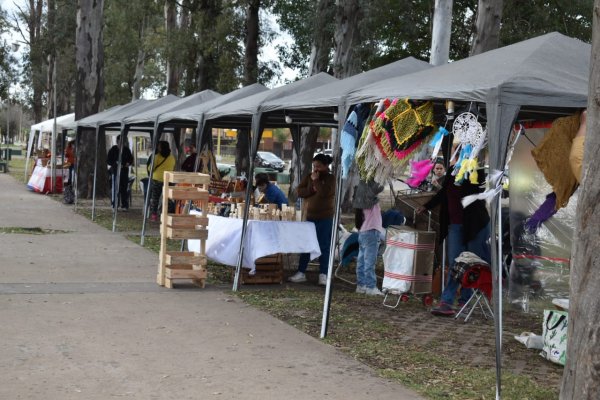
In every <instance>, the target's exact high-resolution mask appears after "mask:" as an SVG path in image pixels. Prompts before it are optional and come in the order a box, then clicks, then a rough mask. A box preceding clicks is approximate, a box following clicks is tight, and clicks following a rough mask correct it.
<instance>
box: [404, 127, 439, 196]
mask: <svg viewBox="0 0 600 400" xmlns="http://www.w3.org/2000/svg"><path fill="white" fill-rule="evenodd" d="M445 136H448V130H447V129H446V128H444V127H443V126H440V127H438V130H437V131H436V133H435V135H434V136H433V138H432V139H431V140H430V141H429V147H432V148H433V151H432V153H431V157H430V158H428V159H426V160H421V161H411V162H410V178H408V180H407V181H406V183H407V184H408V186H410V187H412V188H416V187H419V186H420V185H421V183H423V181H424V180H425V179H427V177H428V176H429V174H430V173H431V170H432V169H433V167H434V165H435V160H436V159H437V156H438V154H439V152H440V148H441V147H442V142H443V141H444V137H445Z"/></svg>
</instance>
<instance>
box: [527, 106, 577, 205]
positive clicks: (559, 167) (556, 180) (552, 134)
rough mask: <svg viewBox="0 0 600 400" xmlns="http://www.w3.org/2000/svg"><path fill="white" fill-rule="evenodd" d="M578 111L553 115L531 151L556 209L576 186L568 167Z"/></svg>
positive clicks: (566, 199) (573, 176)
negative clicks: (547, 185)
mask: <svg viewBox="0 0 600 400" xmlns="http://www.w3.org/2000/svg"><path fill="white" fill-rule="evenodd" d="M580 117H581V114H580V113H577V114H574V115H570V116H568V117H562V118H557V119H556V120H554V122H552V127H551V128H550V130H549V131H548V132H547V133H546V135H544V138H543V139H542V141H541V142H540V143H539V144H538V145H537V147H536V148H535V149H533V150H531V155H532V156H533V159H534V160H535V162H536V164H537V166H538V168H539V169H540V171H542V173H543V174H544V178H546V182H548V183H549V184H550V185H551V186H552V191H553V192H554V193H555V194H556V210H558V209H560V208H561V207H564V206H566V205H567V203H568V202H569V199H570V198H571V195H572V194H573V193H574V192H575V189H577V179H576V178H575V175H574V174H573V171H572V169H571V168H570V167H569V155H570V150H571V146H572V143H573V138H574V137H575V136H576V135H577V130H578V129H579V124H580Z"/></svg>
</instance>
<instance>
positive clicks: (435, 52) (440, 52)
mask: <svg viewBox="0 0 600 400" xmlns="http://www.w3.org/2000/svg"><path fill="white" fill-rule="evenodd" d="M451 32H452V0H435V11H434V12H433V28H432V32H431V54H430V57H429V63H430V64H431V65H435V66H437V65H444V64H446V63H447V62H448V59H449V58H450V36H451Z"/></svg>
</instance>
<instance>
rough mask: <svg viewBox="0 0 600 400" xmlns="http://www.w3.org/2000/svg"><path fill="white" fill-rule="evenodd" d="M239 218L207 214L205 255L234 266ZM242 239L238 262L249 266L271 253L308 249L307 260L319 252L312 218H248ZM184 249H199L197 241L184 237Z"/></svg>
mask: <svg viewBox="0 0 600 400" xmlns="http://www.w3.org/2000/svg"><path fill="white" fill-rule="evenodd" d="M191 213H194V211H191ZM243 222H244V220H243V219H238V218H224V217H219V216H217V215H209V216H208V240H207V241H206V256H207V257H208V258H210V259H211V260H214V261H216V262H219V263H221V264H225V265H230V266H236V265H237V259H238V254H239V251H240V240H241V238H242V224H243ZM245 241H246V243H245V246H244V259H243V260H242V266H243V267H244V268H249V269H251V270H254V268H255V264H254V261H255V260H256V259H257V258H260V257H264V256H268V255H271V254H276V253H310V258H311V260H312V259H315V258H317V257H319V256H320V255H321V250H320V249H319V242H318V240H317V232H316V230H315V224H313V223H312V222H291V221H255V220H249V221H248V229H247V231H246V240H245ZM188 250H189V251H199V250H200V242H199V241H198V240H188Z"/></svg>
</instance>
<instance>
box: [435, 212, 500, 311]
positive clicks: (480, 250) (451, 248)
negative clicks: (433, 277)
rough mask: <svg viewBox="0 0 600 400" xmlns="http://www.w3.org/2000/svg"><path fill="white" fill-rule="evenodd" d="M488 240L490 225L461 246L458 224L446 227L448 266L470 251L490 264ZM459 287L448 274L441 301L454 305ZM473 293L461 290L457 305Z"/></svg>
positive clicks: (461, 236)
mask: <svg viewBox="0 0 600 400" xmlns="http://www.w3.org/2000/svg"><path fill="white" fill-rule="evenodd" d="M489 238H490V224H489V223H488V224H487V225H486V226H484V227H483V228H482V229H481V230H480V231H479V232H478V233H477V235H476V236H475V237H474V238H473V239H471V240H470V241H469V242H468V243H467V245H466V246H465V245H464V244H463V229H462V225H460V224H450V225H449V226H448V236H447V239H446V240H447V241H448V262H449V264H450V266H452V265H454V259H455V258H456V257H458V256H459V255H460V253H462V252H463V251H470V252H472V253H475V254H477V255H478V256H479V257H481V258H482V259H483V260H485V261H486V262H488V263H489V262H490V258H491V257H490V246H489V243H488V239H489ZM459 286H460V282H459V281H457V280H456V279H452V278H451V277H450V274H448V278H447V280H446V287H445V288H444V292H443V293H442V301H443V302H444V303H446V304H454V297H455V296H456V291H457V290H458V287H459ZM472 293H473V291H472V290H471V289H461V291H460V299H458V302H459V304H463V303H466V302H467V301H468V300H469V297H471V294H472Z"/></svg>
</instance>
